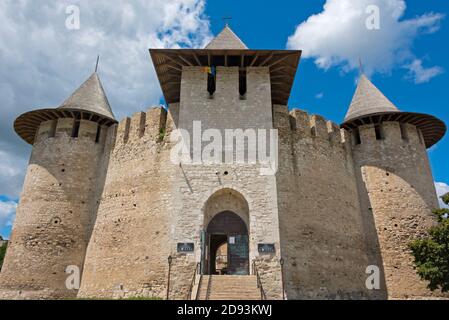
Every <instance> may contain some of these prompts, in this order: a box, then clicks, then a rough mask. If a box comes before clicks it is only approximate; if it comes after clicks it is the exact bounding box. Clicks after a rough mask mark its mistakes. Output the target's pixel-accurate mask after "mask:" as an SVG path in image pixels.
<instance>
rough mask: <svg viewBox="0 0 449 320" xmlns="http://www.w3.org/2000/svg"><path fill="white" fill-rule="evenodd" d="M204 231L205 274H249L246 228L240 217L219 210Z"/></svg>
mask: <svg viewBox="0 0 449 320" xmlns="http://www.w3.org/2000/svg"><path fill="white" fill-rule="evenodd" d="M205 233H206V237H205V241H206V247H207V248H208V249H207V250H206V254H205V257H204V263H205V266H206V269H205V273H206V274H229V275H247V274H249V244H248V229H247V227H246V224H245V222H244V221H243V220H242V218H240V217H239V216H238V215H237V214H235V213H234V212H231V211H224V212H221V213H219V214H217V215H215V216H214V218H213V219H212V220H211V221H210V223H209V225H208V226H207V230H206V232H205ZM224 245H226V250H224V247H223V246H224ZM223 252H226V257H224V253H223ZM224 262H226V263H224Z"/></svg>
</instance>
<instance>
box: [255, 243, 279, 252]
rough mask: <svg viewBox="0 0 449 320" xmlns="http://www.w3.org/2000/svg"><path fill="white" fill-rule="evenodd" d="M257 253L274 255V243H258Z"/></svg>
mask: <svg viewBox="0 0 449 320" xmlns="http://www.w3.org/2000/svg"><path fill="white" fill-rule="evenodd" d="M258 249H259V253H275V252H276V249H275V247H274V243H259V245H258Z"/></svg>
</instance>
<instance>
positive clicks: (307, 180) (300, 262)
mask: <svg viewBox="0 0 449 320" xmlns="http://www.w3.org/2000/svg"><path fill="white" fill-rule="evenodd" d="M150 54H151V58H152V61H153V63H154V66H155V69H156V72H157V75H158V78H159V81H160V85H161V87H162V90H163V93H164V96H165V100H166V102H167V104H168V108H167V110H168V111H167V110H166V109H165V108H161V107H155V108H151V109H149V110H148V111H146V112H139V113H136V114H134V115H132V117H130V118H126V119H123V120H121V121H120V122H118V121H117V120H116V119H115V117H114V115H113V112H112V110H111V107H110V106H109V103H108V99H107V98H106V95H105V92H104V91H103V88H102V85H101V82H100V79H99V77H98V75H97V73H94V74H92V76H91V77H90V78H89V79H88V80H87V81H86V82H85V83H84V84H82V85H81V87H80V88H79V89H77V90H76V91H75V92H74V93H73V94H72V95H71V96H70V97H69V98H68V99H67V100H66V101H65V102H64V103H63V104H62V105H61V106H59V107H57V108H47V109H40V110H36V111H31V112H28V113H25V114H23V115H21V116H20V117H19V118H18V119H17V120H16V121H15V124H14V127H15V130H16V132H17V134H18V135H19V136H20V137H22V138H23V139H24V140H25V141H26V142H28V143H30V144H32V145H33V150H32V154H31V158H30V162H29V166H28V169H27V174H26V180H25V184H24V187H23V192H22V195H21V199H20V203H19V206H18V209H17V217H16V220H15V223H14V228H13V232H12V235H11V240H10V242H9V245H8V251H7V254H6V257H5V261H4V264H3V268H2V270H1V273H0V298H3V299H65V298H76V297H78V298H126V297H159V298H163V299H166V298H168V299H409V298H410V299H418V298H426V297H427V298H428V297H436V296H441V295H442V294H440V293H438V292H431V291H429V290H428V289H427V287H426V283H424V282H423V281H421V280H420V279H419V277H418V275H417V274H416V271H415V270H414V268H413V259H412V256H411V255H410V253H409V249H408V247H407V244H408V243H409V242H410V241H411V240H412V239H415V238H418V237H420V236H421V235H422V234H423V233H424V232H425V231H426V230H427V229H428V227H429V226H431V225H432V224H433V223H434V220H433V216H432V214H431V209H433V208H435V207H437V206H438V201H437V196H436V192H435V187H434V183H433V178H432V172H431V169H430V165H429V161H428V157H427V151H426V149H428V148H429V147H431V146H432V145H434V144H436V143H437V142H438V141H439V140H440V139H441V138H442V137H443V135H444V134H445V131H446V126H445V124H444V123H443V122H442V121H440V120H438V119H436V118H435V117H433V116H431V115H426V114H419V113H410V112H403V111H400V110H399V109H398V108H397V107H396V106H395V105H394V104H393V103H392V102H390V101H389V100H388V99H387V98H386V97H385V96H384V95H383V94H382V93H381V92H380V91H379V90H378V89H377V88H376V87H375V86H374V85H373V84H372V83H371V82H370V80H368V78H367V77H366V76H364V75H363V74H362V75H361V77H360V80H359V83H358V86H357V90H356V92H355V95H354V97H353V100H352V103H351V105H350V106H349V111H348V113H347V115H346V118H345V119H344V121H343V123H342V124H341V125H338V124H335V123H332V122H330V121H326V120H325V119H323V118H322V117H321V116H319V115H310V114H307V113H306V112H304V111H301V110H298V109H292V110H291V111H289V108H288V100H289V95H290V91H291V87H292V83H293V81H294V77H295V74H296V71H297V67H298V64H299V60H300V56H301V51H289V50H250V49H248V48H247V47H246V45H245V44H244V43H243V42H242V41H241V40H240V39H239V38H238V37H237V36H236V35H235V34H234V33H233V32H232V30H231V29H230V28H229V27H228V26H226V27H225V28H224V29H223V31H222V32H221V33H220V34H219V35H218V36H217V37H216V38H215V39H213V40H212V42H211V43H210V44H209V45H208V46H206V47H205V48H204V49H151V50H150ZM195 122H200V123H201V126H202V129H203V130H207V129H214V130H218V132H224V131H225V130H227V129H242V130H252V129H254V130H260V129H265V130H267V132H268V131H270V130H271V131H273V130H275V131H276V132H277V140H276V142H277V144H276V148H275V149H276V151H277V165H276V170H275V171H273V174H261V170H260V169H261V167H262V166H263V164H261V163H251V162H247V163H241V162H235V161H234V162H230V163H229V162H224V161H222V162H220V161H216V162H213V163H201V162H195V161H194V162H190V163H189V162H185V163H183V162H179V163H176V162H173V161H172V159H171V153H172V149H173V147H174V146H175V145H176V143H177V142H176V140H175V139H173V135H174V134H175V132H177V130H178V129H183V130H184V131H185V132H188V133H192V136H193V134H194V132H193V131H194V130H195V125H194V123H195ZM232 145H234V142H232ZM228 147H230V146H229V145H225V149H226V148H228ZM240 147H241V148H242V145H241V146H240ZM248 148H251V146H249V145H248V144H244V147H243V149H248ZM271 151H273V150H271ZM367 270H368V272H367ZM376 270H377V271H378V275H379V277H380V279H379V286H378V287H376V286H375V285H374V287H371V286H369V285H367V282H369V281H367V278H368V277H369V276H370V274H371V271H372V272H374V273H375V271H376ZM77 276H78V279H77ZM78 282H79V286H78Z"/></svg>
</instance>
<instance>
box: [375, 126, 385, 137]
mask: <svg viewBox="0 0 449 320" xmlns="http://www.w3.org/2000/svg"><path fill="white" fill-rule="evenodd" d="M374 131H376V140H383V138H384V136H383V132H382V125H381V124H376V125H375V126H374Z"/></svg>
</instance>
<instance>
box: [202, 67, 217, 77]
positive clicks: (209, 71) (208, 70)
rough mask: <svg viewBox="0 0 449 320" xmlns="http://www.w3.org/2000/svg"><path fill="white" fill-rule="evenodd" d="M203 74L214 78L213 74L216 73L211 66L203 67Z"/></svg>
mask: <svg viewBox="0 0 449 320" xmlns="http://www.w3.org/2000/svg"><path fill="white" fill-rule="evenodd" d="M204 72H206V73H208V74H211V75H213V76H214V75H215V72H216V71H215V67H214V66H212V67H204Z"/></svg>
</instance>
